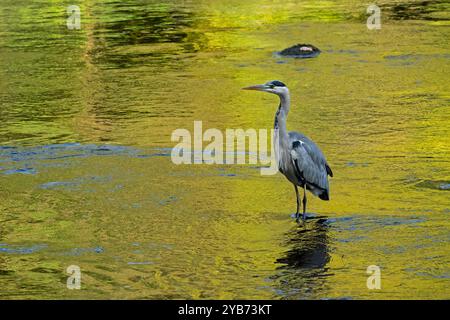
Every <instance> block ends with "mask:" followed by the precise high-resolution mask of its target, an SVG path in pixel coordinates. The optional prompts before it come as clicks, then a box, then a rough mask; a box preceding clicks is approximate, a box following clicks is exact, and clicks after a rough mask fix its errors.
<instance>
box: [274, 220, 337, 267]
mask: <svg viewBox="0 0 450 320" xmlns="http://www.w3.org/2000/svg"><path fill="white" fill-rule="evenodd" d="M318 218H319V219H318V220H317V221H316V223H314V224H312V225H311V227H312V228H308V229H298V228H295V229H294V230H291V231H290V232H288V233H287V234H286V236H287V237H288V241H287V245H288V246H289V247H290V249H289V251H287V252H286V254H285V256H284V257H283V258H280V259H277V263H282V264H284V267H283V268H292V269H302V268H304V269H313V268H323V267H324V266H325V265H326V264H327V263H328V261H329V254H328V248H327V242H328V240H327V234H326V232H327V230H328V226H327V225H326V224H325V223H324V222H325V221H326V220H325V219H323V218H321V217H318Z"/></svg>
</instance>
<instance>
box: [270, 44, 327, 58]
mask: <svg viewBox="0 0 450 320" xmlns="http://www.w3.org/2000/svg"><path fill="white" fill-rule="evenodd" d="M278 54H279V55H281V56H284V57H292V58H315V57H317V56H318V55H319V54H320V50H319V48H317V47H315V46H313V45H312V44H296V45H295V46H292V47H290V48H287V49H284V50H283V51H280V52H278Z"/></svg>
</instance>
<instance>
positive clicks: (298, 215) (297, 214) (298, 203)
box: [294, 184, 300, 222]
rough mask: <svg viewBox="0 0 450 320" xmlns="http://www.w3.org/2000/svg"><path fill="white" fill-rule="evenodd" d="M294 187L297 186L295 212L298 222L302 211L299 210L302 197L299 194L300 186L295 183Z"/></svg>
mask: <svg viewBox="0 0 450 320" xmlns="http://www.w3.org/2000/svg"><path fill="white" fill-rule="evenodd" d="M294 188H295V195H296V196H297V211H296V212H295V219H296V220H297V222H298V220H299V218H300V212H299V211H300V197H299V195H298V188H297V186H296V185H295V184H294Z"/></svg>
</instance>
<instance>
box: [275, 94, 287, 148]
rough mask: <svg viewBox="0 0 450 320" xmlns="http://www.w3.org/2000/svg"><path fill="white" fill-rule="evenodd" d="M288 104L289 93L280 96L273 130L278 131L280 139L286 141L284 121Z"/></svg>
mask: <svg viewBox="0 0 450 320" xmlns="http://www.w3.org/2000/svg"><path fill="white" fill-rule="evenodd" d="M290 104H291V98H290V96H289V93H287V94H285V95H280V105H279V107H278V110H277V112H276V113H275V123H274V129H275V130H276V129H278V130H279V132H280V137H281V138H282V139H286V140H287V139H288V133H287V128H286V119H287V116H288V113H289V108H290Z"/></svg>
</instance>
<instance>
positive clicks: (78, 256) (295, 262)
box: [0, 0, 450, 299]
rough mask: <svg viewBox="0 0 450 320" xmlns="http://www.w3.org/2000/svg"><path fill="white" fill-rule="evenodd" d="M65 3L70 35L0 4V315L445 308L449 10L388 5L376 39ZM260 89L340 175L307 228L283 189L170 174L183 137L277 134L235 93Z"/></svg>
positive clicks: (20, 4)
mask: <svg viewBox="0 0 450 320" xmlns="http://www.w3.org/2000/svg"><path fill="white" fill-rule="evenodd" d="M72 2H73V4H78V5H79V6H80V9H81V30H68V29H67V27H66V18H67V13H66V5H67V1H44V0H38V1H32V2H30V1H22V0H14V1H12V0H2V3H1V5H0V78H1V81H0V103H1V108H0V120H1V125H0V221H1V223H0V297H1V298H6V299H11V298H20V299H23V298H46V299H49V298H62V299H71V298H75V299H79V298H86V299H96V298H118V299H130V298H140V299H156V298H163V299H167V298H194V299H203V298H231V299H232V298H272V299H310V298H312V299H323V298H325V299H327V298H342V299H361V298H369V299H375V298H387V299H388V298H404V299H411V298H432V299H435V298H450V290H449V288H450V286H449V284H450V282H449V280H450V267H449V266H450V258H449V251H450V250H449V241H450V233H449V230H450V229H449V228H450V222H449V214H450V158H449V153H450V139H449V137H450V103H449V102H450V91H449V84H450V83H449V77H448V75H449V71H450V70H449V66H450V63H449V58H450V51H449V49H450V46H449V36H450V29H449V19H450V16H449V12H450V7H449V5H448V3H447V2H446V1H417V2H416V1H378V4H379V6H380V8H381V11H382V28H381V30H372V31H371V30H368V29H367V27H366V19H367V15H366V8H367V6H368V4H370V3H367V2H364V1H289V0H288V1H253V0H251V1H245V2H243V1H234V0H231V1H229V0H227V1H225V0H220V1H214V2H208V1H181V0H180V1H176V0H173V1H143V0H130V1H118V0H99V1H94V0H89V1H88V0H86V1H72ZM71 4H72V3H71ZM296 43H311V44H314V45H315V46H317V47H318V48H320V49H321V51H322V53H321V54H320V55H319V56H318V57H316V58H313V59H289V58H281V57H279V56H277V55H276V54H275V53H276V52H277V51H280V50H282V49H284V48H286V47H289V46H291V45H294V44H296ZM270 79H279V80H281V81H283V82H285V83H286V84H287V85H288V86H289V87H290V89H291V93H292V100H293V106H292V108H291V113H290V114H289V119H288V127H289V128H290V129H292V130H298V131H302V132H304V133H305V134H307V135H309V136H310V137H312V138H313V139H314V140H315V141H316V142H317V143H318V144H319V145H320V146H321V148H322V149H323V150H324V152H325V154H326V155H327V158H328V160H329V163H330V165H331V167H332V168H333V171H334V174H335V177H334V178H332V179H331V201H329V202H324V201H320V200H319V199H318V198H314V199H313V198H312V197H310V198H309V212H310V216H311V217H312V218H311V219H310V220H309V221H308V223H307V224H306V226H304V227H299V226H297V225H296V224H295V222H294V220H293V219H292V217H291V214H292V212H293V211H294V210H295V193H294V190H293V188H292V186H290V185H289V184H288V183H287V181H286V180H285V178H284V177H283V176H281V175H280V174H277V175H275V176H261V175H260V171H259V167H258V166H255V165H206V164H204V165H180V166H177V165H174V164H173V163H172V161H171V158H170V152H171V148H172V147H173V146H174V145H175V143H174V142H172V141H171V133H172V131H173V130H175V129H177V128H187V129H189V130H192V128H193V122H194V120H202V121H203V127H204V128H205V129H206V128H218V129H220V130H225V129H226V128H244V129H246V128H271V126H272V124H273V114H274V112H275V110H276V107H277V104H278V101H277V100H276V97H274V96H270V95H265V94H256V93H251V92H245V91H241V90H240V88H241V87H243V86H246V85H251V84H257V83H263V82H265V81H267V80H270ZM69 265H78V266H80V268H81V272H82V288H81V290H68V289H67V288H66V280H67V277H68V275H67V274H66V272H65V271H66V268H67V267H68V266H69ZM369 265H377V266H379V267H380V268H381V279H382V288H381V289H380V290H368V289H367V287H366V280H367V277H368V275H367V274H366V269H367V267H368V266H369Z"/></svg>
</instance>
